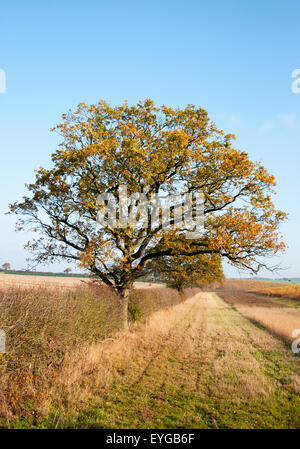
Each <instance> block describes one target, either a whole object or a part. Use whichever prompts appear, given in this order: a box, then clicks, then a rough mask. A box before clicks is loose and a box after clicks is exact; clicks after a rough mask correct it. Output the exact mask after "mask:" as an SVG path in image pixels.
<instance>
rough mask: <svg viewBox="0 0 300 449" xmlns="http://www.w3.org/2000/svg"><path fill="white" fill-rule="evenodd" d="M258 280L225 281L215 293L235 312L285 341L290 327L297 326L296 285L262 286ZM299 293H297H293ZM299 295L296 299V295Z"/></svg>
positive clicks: (299, 316)
mask: <svg viewBox="0 0 300 449" xmlns="http://www.w3.org/2000/svg"><path fill="white" fill-rule="evenodd" d="M260 282H261V281H240V280H233V281H227V282H226V283H225V286H224V287H223V288H224V290H220V291H218V295H219V296H220V297H221V298H222V299H224V300H225V301H226V302H227V303H228V304H230V305H232V306H234V307H235V308H236V309H237V310H238V311H239V312H241V313H242V314H243V315H245V316H247V317H248V318H251V319H253V320H255V321H256V322H258V323H260V324H262V325H263V326H264V327H266V328H267V329H269V330H270V331H271V332H273V333H275V334H277V335H280V336H281V337H282V338H284V340H286V342H288V343H290V342H291V341H292V332H293V330H294V329H300V310H299V308H296V307H298V305H297V301H294V302H293V301H290V300H297V299H300V285H295V284H293V285H290V284H280V285H279V286H275V287H274V283H273V284H271V286H266V285H265V283H264V282H262V283H261V284H262V285H261V286H260ZM297 292H299V293H297ZM297 294H299V298H297Z"/></svg>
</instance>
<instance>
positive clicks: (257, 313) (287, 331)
mask: <svg viewBox="0 0 300 449" xmlns="http://www.w3.org/2000/svg"><path fill="white" fill-rule="evenodd" d="M237 310H238V311H239V312H241V313H242V314H243V315H246V316H247V317H249V318H251V319H253V320H255V321H256V322H258V323H260V324H262V325H263V326H264V327H266V328H268V329H270V330H271V331H272V332H274V333H275V334H277V335H280V336H281V337H283V338H284V339H285V340H286V341H287V342H289V343H290V342H292V341H293V338H292V332H293V330H295V329H300V310H299V309H291V308H277V307H270V308H265V307H243V306H242V307H241V306H237Z"/></svg>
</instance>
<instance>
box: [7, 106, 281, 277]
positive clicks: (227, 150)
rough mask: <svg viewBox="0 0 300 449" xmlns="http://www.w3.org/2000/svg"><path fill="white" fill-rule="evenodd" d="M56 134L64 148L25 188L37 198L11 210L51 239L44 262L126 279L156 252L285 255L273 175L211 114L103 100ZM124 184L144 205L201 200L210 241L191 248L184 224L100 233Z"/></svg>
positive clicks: (43, 248)
mask: <svg viewBox="0 0 300 449" xmlns="http://www.w3.org/2000/svg"><path fill="white" fill-rule="evenodd" d="M54 130H55V131H57V132H58V133H59V134H60V135H61V136H62V142H61V144H60V146H59V148H58V149H57V150H56V151H55V153H54V154H53V156H52V162H53V167H52V168H50V169H47V170H46V169H43V168H40V169H39V170H38V172H37V173H36V181H35V183H32V184H30V186H29V187H28V189H29V191H30V195H31V196H30V197H28V198H25V199H24V201H22V202H21V203H19V204H14V205H13V206H12V208H11V210H12V212H13V213H20V214H23V215H25V216H26V219H28V221H29V222H30V225H31V226H32V225H34V226H36V228H37V229H38V230H39V231H41V232H42V233H43V234H45V236H46V240H47V242H45V244H41V245H36V244H35V245H33V247H32V248H34V249H36V250H37V252H39V251H40V253H39V255H38V259H39V260H43V261H44V260H46V259H49V258H50V260H51V261H52V260H54V259H55V258H56V257H70V258H71V259H72V260H75V261H79V262H80V264H82V265H83V266H84V267H85V268H87V269H89V270H91V271H93V272H95V273H99V270H101V274H103V275H104V276H106V275H107V276H108V272H110V273H111V270H113V273H114V274H115V276H116V278H120V279H121V278H122V276H123V275H124V276H123V277H126V276H127V274H128V273H129V274H131V275H132V276H134V275H135V271H134V270H136V271H140V270H139V269H138V267H139V266H140V267H141V268H143V267H144V265H145V263H148V261H149V260H151V258H152V257H153V255H155V254H157V253H159V254H160V253H162V254H166V253H168V256H172V257H174V256H176V257H179V256H186V255H187V254H188V253H191V254H194V253H195V252H197V251H199V253H200V252H201V251H202V252H203V251H208V252H209V251H210V252H218V253H219V254H221V255H223V256H225V257H228V258H229V259H230V260H231V261H233V262H234V263H240V261H241V260H242V258H243V261H247V264H249V265H251V264H254V265H255V263H256V262H257V260H258V258H259V257H260V256H264V255H272V254H274V253H276V252H278V251H280V250H282V249H283V248H284V244H283V243H282V241H281V236H280V234H279V232H278V226H279V225H280V223H281V222H282V221H283V220H285V219H286V215H285V214H284V213H283V212H281V211H279V210H277V209H276V208H275V205H274V203H273V199H272V193H273V190H272V189H273V187H274V186H275V185H276V183H275V180H274V176H273V175H271V174H269V173H268V172H267V170H266V169H265V168H264V167H263V166H262V165H261V164H260V163H254V162H252V161H251V160H250V159H249V156H248V154H247V153H246V152H245V151H240V150H238V149H236V148H234V147H233V141H234V139H235V137H234V135H232V134H224V132H223V131H222V130H219V129H218V128H217V126H216V124H215V123H213V122H212V121H211V120H210V119H209V117H208V114H207V112H206V111H205V110H204V109H202V108H200V107H196V106H194V105H187V106H186V107H185V108H183V109H175V108H171V107H167V106H165V105H163V106H162V107H157V106H155V104H154V102H153V101H152V100H150V99H146V100H145V101H140V102H139V103H138V104H136V105H134V106H131V105H129V104H128V103H127V102H124V103H123V104H122V105H120V106H114V107H112V106H110V105H109V104H108V103H106V102H105V101H104V100H100V101H99V102H98V103H96V104H94V105H87V104H85V103H80V104H79V105H78V107H77V109H76V110H75V111H69V112H68V113H67V114H64V115H63V117H62V123H61V124H58V125H57V126H56V127H55V128H54ZM121 185H125V186H126V188H127V190H128V194H129V195H132V194H135V193H138V194H143V195H144V196H145V197H146V198H147V199H149V198H151V196H152V195H153V194H158V193H159V194H160V195H163V196H166V195H171V194H174V193H175V192H176V193H177V192H180V193H183V192H194V193H197V192H199V193H200V192H201V193H203V196H204V199H205V204H204V212H205V222H206V225H205V226H206V227H205V232H204V234H203V237H201V238H199V239H198V240H195V241H194V240H191V241H188V240H187V239H186V238H185V231H186V230H184V229H183V227H181V228H180V227H179V228H177V229H174V228H172V227H171V226H170V227H168V228H163V229H162V227H160V226H159V225H158V226H157V227H156V228H155V227H154V229H153V228H151V229H150V228H146V229H142V230H139V229H133V228H132V227H130V226H128V227H127V228H125V229H120V228H116V229H112V228H111V227H110V225H109V224H107V226H104V228H101V229H100V227H99V226H98V223H97V219H96V217H97V212H98V209H99V208H98V207H97V204H96V200H97V197H98V195H99V194H107V193H111V194H112V195H114V199H116V197H117V195H116V192H117V191H118V189H119V186H121ZM147 207H148V206H147ZM40 212H41V213H40ZM148 212H149V210H148ZM45 215H46V216H47V219H46V220H45ZM174 215H175V213H174V212H173V216H174ZM187 231H190V229H188V230H187ZM124 255H126V257H128V259H124ZM133 255H134V257H135V258H134V257H133ZM130 257H133V259H130ZM97 270H98V271H97ZM122 273H123V274H122ZM124 273H125V274H124ZM125 275H126V276H125Z"/></svg>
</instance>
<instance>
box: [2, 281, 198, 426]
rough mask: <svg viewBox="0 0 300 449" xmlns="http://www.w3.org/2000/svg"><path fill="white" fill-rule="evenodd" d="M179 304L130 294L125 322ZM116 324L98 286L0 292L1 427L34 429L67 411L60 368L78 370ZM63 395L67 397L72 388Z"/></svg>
mask: <svg viewBox="0 0 300 449" xmlns="http://www.w3.org/2000/svg"><path fill="white" fill-rule="evenodd" d="M190 294H191V292H190ZM179 302H180V296H179V295H178V294H177V293H176V292H173V291H171V290H169V289H153V290H140V291H136V292H135V291H134V292H133V293H132V295H131V297H130V319H131V321H132V322H136V321H145V320H146V319H147V318H148V317H149V316H150V315H151V313H153V312H154V311H156V310H159V309H161V308H167V307H169V306H171V305H174V304H178V303H179ZM119 322H120V320H119V300H118V298H117V297H116V296H115V295H114V293H113V292H111V291H110V290H109V289H108V288H106V287H104V286H101V287H100V288H99V287H97V288H93V290H91V289H88V288H83V289H78V290H77V291H75V292H60V291H57V292H53V291H49V290H46V289H45V290H43V289H40V290H36V289H33V290H32V291H30V290H26V291H24V290H18V289H11V290H8V291H3V292H0V328H1V329H2V330H4V331H5V333H6V348H7V352H6V353H5V354H0V380H1V386H2V387H1V391H0V425H1V427H10V426H14V425H17V426H21V427H23V426H25V427H27V426H28V427H30V426H35V423H37V422H40V421H44V420H45V419H47V418H46V417H47V416H48V415H51V414H52V412H53V409H55V407H56V406H57V404H60V406H62V402H65V404H64V406H67V407H68V404H69V401H70V399H71V398H70V397H68V395H67V396H66V397H65V395H64V394H61V392H60V393H58V392H59V391H60V390H61V386H62V385H65V384H66V383H68V382H69V381H70V379H71V377H72V376H71V375H70V376H69V374H70V373H67V371H66V365H67V364H69V366H70V365H72V363H75V364H76V363H77V364H78V366H80V363H81V361H82V360H84V354H86V353H88V352H89V351H91V350H93V348H94V347H95V346H96V345H97V344H100V342H103V341H106V340H108V341H110V339H112V338H113V337H114V336H116V334H117V333H118V332H119V331H120V329H119ZM64 376H67V377H68V376H69V378H68V379H66V378H64ZM81 380H82V379H80V380H78V379H77V381H79V384H76V389H79V388H80V381H81ZM77 381H76V382H77ZM67 391H69V392H70V395H71V391H73V387H72V388H69V390H67ZM62 398H64V399H62ZM71 402H72V401H71ZM54 404H56V406H55V405H54ZM17 423H18V424H17Z"/></svg>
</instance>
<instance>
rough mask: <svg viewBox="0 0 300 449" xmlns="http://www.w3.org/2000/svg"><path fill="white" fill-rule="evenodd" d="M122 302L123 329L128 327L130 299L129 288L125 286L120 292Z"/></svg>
mask: <svg viewBox="0 0 300 449" xmlns="http://www.w3.org/2000/svg"><path fill="white" fill-rule="evenodd" d="M119 295H120V304H121V325H122V329H128V300H129V288H124V289H122V290H121V291H120V292H119Z"/></svg>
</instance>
